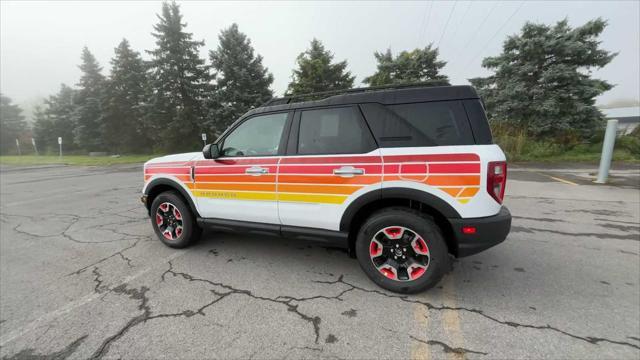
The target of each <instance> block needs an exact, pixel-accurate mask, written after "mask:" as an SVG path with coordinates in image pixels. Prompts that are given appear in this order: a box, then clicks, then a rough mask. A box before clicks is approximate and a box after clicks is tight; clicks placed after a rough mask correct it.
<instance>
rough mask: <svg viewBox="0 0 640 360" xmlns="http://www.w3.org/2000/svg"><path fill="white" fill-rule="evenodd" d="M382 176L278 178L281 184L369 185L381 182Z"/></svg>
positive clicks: (291, 176)
mask: <svg viewBox="0 0 640 360" xmlns="http://www.w3.org/2000/svg"><path fill="white" fill-rule="evenodd" d="M380 180H381V176H354V177H352V178H343V177H340V176H333V175H328V176H308V175H284V174H281V175H280V176H279V178H278V182H280V183H309V184H354V185H358V184H362V185H369V184H375V183H377V182H380Z"/></svg>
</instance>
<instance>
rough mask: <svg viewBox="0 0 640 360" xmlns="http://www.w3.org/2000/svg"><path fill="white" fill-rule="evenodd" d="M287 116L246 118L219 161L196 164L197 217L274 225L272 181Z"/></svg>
mask: <svg viewBox="0 0 640 360" xmlns="http://www.w3.org/2000/svg"><path fill="white" fill-rule="evenodd" d="M290 122H291V113H289V112H280V113H272V114H261V115H257V116H253V117H250V118H248V119H246V120H245V121H243V122H241V123H240V124H238V125H237V126H236V127H235V128H234V129H232V130H231V131H229V133H228V134H227V135H225V137H224V138H223V139H221V141H219V142H218V143H219V145H220V147H221V154H222V156H221V157H219V158H217V159H205V160H199V161H197V162H196V164H195V169H194V175H195V190H194V194H195V196H196V197H197V202H198V209H199V211H200V214H201V215H202V217H205V218H218V219H230V220H241V221H250V222H260V223H270V224H278V223H279V220H278V210H277V202H276V176H277V168H278V161H279V159H280V155H282V153H283V152H284V147H285V140H284V134H285V133H286V132H287V131H288V126H287V125H288V124H290Z"/></svg>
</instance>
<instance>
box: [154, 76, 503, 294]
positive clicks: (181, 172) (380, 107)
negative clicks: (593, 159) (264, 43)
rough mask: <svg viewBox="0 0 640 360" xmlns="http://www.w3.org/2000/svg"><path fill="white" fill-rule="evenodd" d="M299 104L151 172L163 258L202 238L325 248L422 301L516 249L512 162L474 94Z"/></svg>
mask: <svg viewBox="0 0 640 360" xmlns="http://www.w3.org/2000/svg"><path fill="white" fill-rule="evenodd" d="M314 95H316V97H317V96H318V94H314ZM321 95H322V94H321ZM325 95H326V94H325ZM295 100H296V98H292V97H288V98H280V99H274V100H271V101H270V102H268V103H267V104H265V105H263V106H262V107H260V108H257V109H253V110H251V111H249V112H248V113H246V114H245V115H243V116H242V117H241V118H240V119H238V120H237V121H236V122H235V123H234V124H233V125H232V126H231V127H229V129H227V131H226V132H224V133H223V134H222V135H221V136H220V137H219V138H218V140H217V141H216V142H215V143H213V144H209V145H207V146H205V148H204V150H203V152H201V153H188V154H179V155H169V156H164V157H160V158H156V159H152V160H150V161H148V162H147V163H146V164H145V165H144V180H145V184H144V189H143V197H142V201H143V202H144V203H145V205H146V207H147V209H148V211H149V215H150V217H151V223H152V226H153V229H154V230H155V232H156V234H157V235H158V237H159V238H160V240H161V241H162V242H163V243H164V244H166V245H168V246H170V247H174V248H182V247H185V246H187V245H189V244H190V243H192V242H193V241H194V240H196V239H197V238H198V237H199V236H200V234H201V231H202V230H201V229H202V228H203V227H209V228H215V229H218V230H232V231H240V230H241V231H247V232H254V233H257V234H265V233H272V234H276V235H280V236H285V237H290V238H294V239H299V240H315V241H323V242H325V243H327V244H330V245H333V246H335V245H339V246H343V247H346V248H347V249H348V250H349V252H350V254H352V255H355V257H356V258H357V259H358V261H359V263H360V266H361V267H362V269H363V270H364V272H365V273H366V274H367V276H368V277H369V278H370V279H371V280H372V281H373V282H375V283H376V284H378V285H379V286H381V287H382V288H385V289H388V290H390V291H395V292H402V293H413V292H419V291H422V290H425V289H428V288H430V287H433V286H434V285H435V284H437V283H438V281H439V280H440V279H441V278H442V276H443V275H444V274H445V273H446V272H447V271H448V270H449V269H450V255H452V256H454V257H462V256H468V255H472V254H475V253H478V252H480V251H482V250H485V249H487V248H489V247H491V246H493V245H496V244H498V243H500V242H502V241H503V240H504V239H505V238H506V236H507V234H508V232H509V230H510V226H511V215H510V213H509V211H508V210H507V208H506V207H504V206H503V205H502V200H503V197H504V191H505V184H506V176H507V165H506V162H505V155H504V153H503V152H502V150H501V149H500V148H499V147H498V146H497V145H495V144H493V142H492V137H491V132H490V129H489V125H488V123H487V118H486V115H485V111H484V108H483V105H482V102H481V100H480V98H479V96H478V95H477V93H476V91H475V90H474V89H473V88H472V87H470V86H446V87H424V86H423V87H404V88H387V89H376V88H368V89H367V88H365V89H355V90H348V91H345V92H342V93H340V94H338V95H333V96H327V97H325V98H324V99H321V100H314V101H298V102H296V101H295Z"/></svg>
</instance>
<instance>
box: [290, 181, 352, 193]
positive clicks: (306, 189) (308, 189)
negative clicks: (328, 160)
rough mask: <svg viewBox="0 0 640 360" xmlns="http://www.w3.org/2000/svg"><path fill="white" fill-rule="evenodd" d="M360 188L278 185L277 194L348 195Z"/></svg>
mask: <svg viewBox="0 0 640 360" xmlns="http://www.w3.org/2000/svg"><path fill="white" fill-rule="evenodd" d="M361 188H362V186H331V185H283V184H281V185H279V186H278V191H279V192H290V193H314V194H345V195H350V194H353V193H354V192H356V191H358V190H359V189H361Z"/></svg>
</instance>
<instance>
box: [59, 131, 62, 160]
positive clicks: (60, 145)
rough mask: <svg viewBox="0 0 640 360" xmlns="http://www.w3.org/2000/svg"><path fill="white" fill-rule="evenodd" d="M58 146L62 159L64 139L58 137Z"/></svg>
mask: <svg viewBox="0 0 640 360" xmlns="http://www.w3.org/2000/svg"><path fill="white" fill-rule="evenodd" d="M58 146H59V147H60V158H61V159H62V138H61V137H59V136H58Z"/></svg>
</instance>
